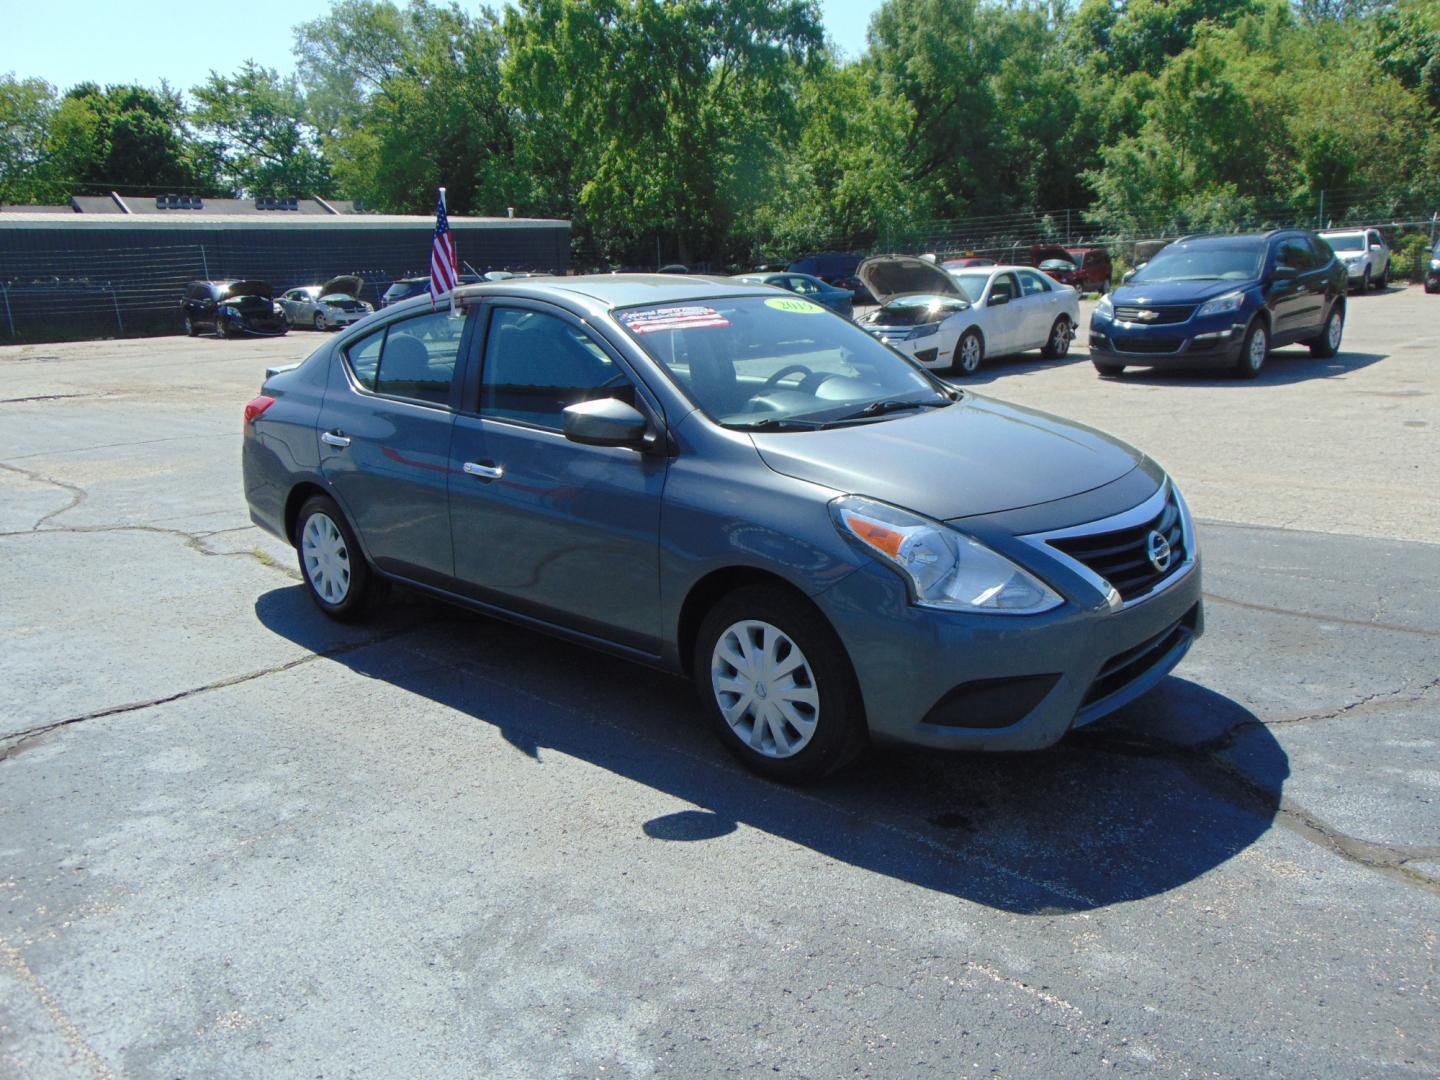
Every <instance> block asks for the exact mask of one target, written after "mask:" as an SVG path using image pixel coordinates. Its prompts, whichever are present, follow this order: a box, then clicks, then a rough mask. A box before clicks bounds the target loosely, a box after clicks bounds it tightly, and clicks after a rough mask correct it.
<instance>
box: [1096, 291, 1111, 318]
mask: <svg viewBox="0 0 1440 1080" xmlns="http://www.w3.org/2000/svg"><path fill="white" fill-rule="evenodd" d="M1095 314H1096V315H1103V316H1105V318H1107V319H1109V318H1111V317H1113V316H1114V314H1115V303H1114V301H1112V300H1111V299H1110V294H1109V293H1106V294H1105V295H1104V296H1102V297H1100V302H1099V303H1098V304H1096V305H1095Z"/></svg>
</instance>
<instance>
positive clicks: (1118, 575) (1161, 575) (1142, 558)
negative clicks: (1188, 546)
mask: <svg viewBox="0 0 1440 1080" xmlns="http://www.w3.org/2000/svg"><path fill="white" fill-rule="evenodd" d="M1152 532H1158V533H1159V534H1160V535H1161V536H1163V537H1165V540H1166V542H1167V543H1168V544H1169V545H1170V561H1169V562H1168V563H1166V564H1165V569H1164V570H1157V569H1156V568H1155V564H1154V563H1152V562H1151V561H1150V550H1149V542H1150V534H1151V533H1152ZM1049 543H1050V546H1051V547H1054V548H1057V549H1058V550H1060V551H1063V552H1064V553H1065V554H1066V555H1069V556H1070V557H1071V558H1072V559H1074V560H1075V561H1076V562H1078V563H1083V564H1084V565H1085V566H1087V567H1089V568H1090V569H1091V570H1093V571H1094V572H1095V573H1097V574H1099V575H1100V576H1101V577H1102V578H1104V579H1105V580H1106V581H1108V582H1110V584H1111V585H1113V586H1114V587H1115V591H1116V592H1118V593H1119V594H1120V599H1121V600H1133V599H1135V598H1136V597H1140V596H1144V595H1145V594H1146V593H1148V592H1149V591H1150V590H1151V589H1153V588H1155V586H1156V585H1159V584H1160V582H1162V581H1164V580H1165V579H1166V578H1167V577H1169V576H1170V575H1172V574H1174V573H1175V572H1176V571H1177V570H1179V569H1180V567H1181V565H1182V564H1183V563H1184V562H1185V560H1186V559H1187V558H1188V557H1189V554H1190V553H1189V552H1188V551H1186V550H1185V530H1184V529H1182V528H1181V527H1180V506H1179V504H1178V503H1177V502H1176V500H1175V492H1173V491H1171V492H1170V496H1169V498H1167V499H1166V500H1165V506H1164V507H1163V508H1162V509H1161V511H1160V513H1158V514H1156V515H1155V517H1154V518H1152V519H1151V520H1149V521H1147V522H1145V523H1144V524H1142V525H1135V526H1132V527H1130V528H1128V529H1118V530H1116V531H1114V532H1102V533H1089V534H1088V535H1085V536H1066V537H1061V538H1057V539H1054V540H1051V541H1049Z"/></svg>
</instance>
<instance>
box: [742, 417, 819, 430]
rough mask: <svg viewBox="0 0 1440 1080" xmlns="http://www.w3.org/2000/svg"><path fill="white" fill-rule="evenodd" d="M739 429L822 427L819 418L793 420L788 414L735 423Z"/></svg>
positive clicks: (805, 428) (809, 428) (804, 428)
mask: <svg viewBox="0 0 1440 1080" xmlns="http://www.w3.org/2000/svg"><path fill="white" fill-rule="evenodd" d="M733 426H734V427H737V428H739V429H740V430H741V431H811V430H814V429H815V428H819V427H824V426H825V425H824V424H822V423H821V422H820V421H819V420H795V419H792V418H790V417H788V416H767V417H765V419H763V420H755V421H752V422H751V423H748V424H735V425H733Z"/></svg>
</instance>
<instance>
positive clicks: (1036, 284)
mask: <svg viewBox="0 0 1440 1080" xmlns="http://www.w3.org/2000/svg"><path fill="white" fill-rule="evenodd" d="M1020 287H1021V288H1022V289H1023V290H1024V291H1025V295H1026V296H1038V295H1040V294H1041V293H1047V292H1049V291H1050V285H1049V283H1048V282H1047V281H1045V279H1044V278H1042V277H1041V276H1040V275H1039V274H1037V273H1035V272H1033V271H1030V270H1026V271H1024V272H1022V273H1021V274H1020Z"/></svg>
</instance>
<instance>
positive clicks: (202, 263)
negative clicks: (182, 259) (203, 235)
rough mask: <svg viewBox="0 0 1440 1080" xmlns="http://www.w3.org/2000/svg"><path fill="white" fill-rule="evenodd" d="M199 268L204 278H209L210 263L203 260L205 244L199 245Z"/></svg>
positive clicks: (207, 279)
mask: <svg viewBox="0 0 1440 1080" xmlns="http://www.w3.org/2000/svg"><path fill="white" fill-rule="evenodd" d="M200 269H201V271H202V272H203V273H204V275H205V280H206V281H209V280H210V264H209V263H208V262H206V261H205V245H204V244H201V245H200Z"/></svg>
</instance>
